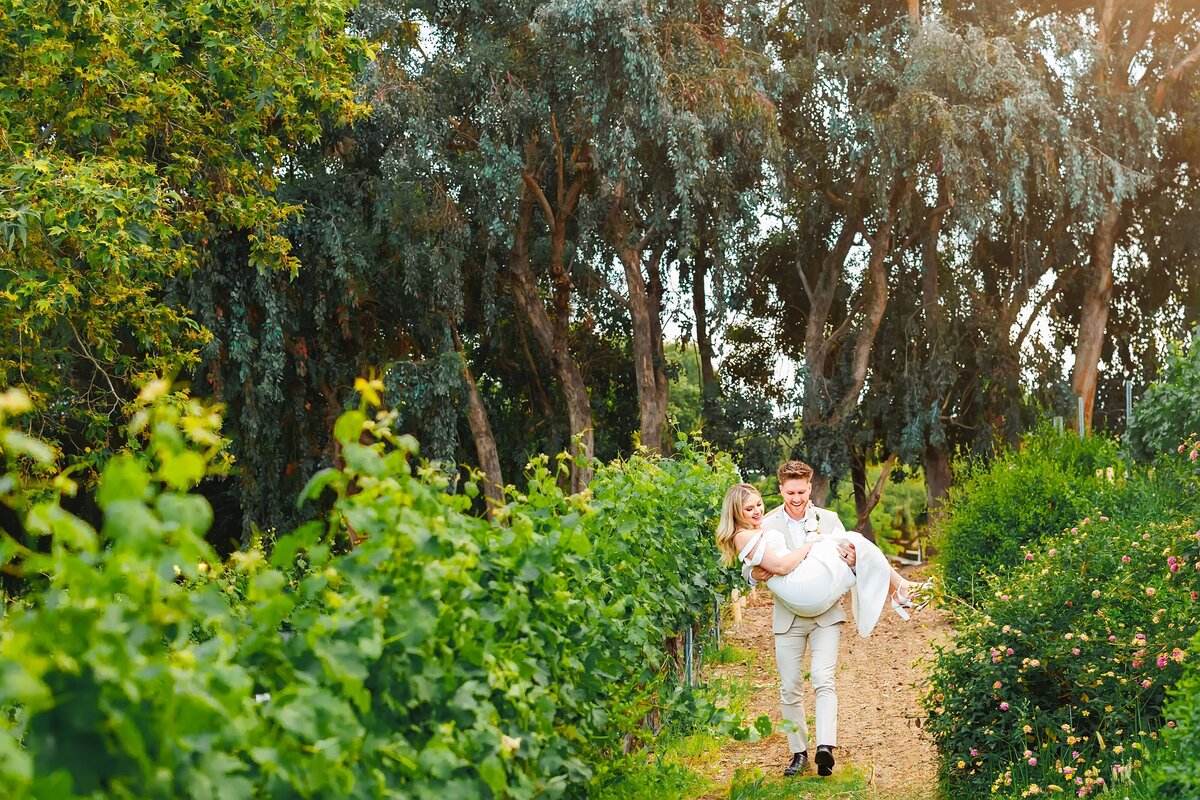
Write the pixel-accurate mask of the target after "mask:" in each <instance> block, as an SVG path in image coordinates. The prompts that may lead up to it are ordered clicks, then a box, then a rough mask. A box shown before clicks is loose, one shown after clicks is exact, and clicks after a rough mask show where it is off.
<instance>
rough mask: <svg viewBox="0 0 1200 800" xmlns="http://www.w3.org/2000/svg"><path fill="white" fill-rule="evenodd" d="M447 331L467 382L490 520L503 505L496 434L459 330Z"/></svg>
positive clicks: (470, 420)
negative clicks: (451, 337) (451, 338)
mask: <svg viewBox="0 0 1200 800" xmlns="http://www.w3.org/2000/svg"><path fill="white" fill-rule="evenodd" d="M450 331H451V333H452V334H453V335H454V349H455V350H457V351H458V357H459V361H460V362H461V363H462V377H463V382H464V383H465V384H466V385H467V423H468V424H469V425H470V426H471V438H473V439H474V440H475V452H476V454H477V455H478V457H479V468H480V469H481V470H482V471H483V496H484V498H485V499H486V501H487V515H488V518H489V519H490V518H491V516H492V512H493V511H494V510H495V509H497V508H499V507H500V506H502V505H504V476H503V475H502V474H501V472H500V450H499V449H498V448H497V447H496V436H495V434H493V433H492V425H491V422H489V421H488V414H487V408H486V407H485V406H484V404H483V398H482V397H481V396H480V395H479V386H478V385H477V384H476V383H475V375H474V374H472V372H471V365H470V364H468V363H467V354H466V352H465V351H464V350H463V345H462V340H461V339H460V338H459V336H458V330H457V329H456V328H454V326H453V325H452V326H451V328H450Z"/></svg>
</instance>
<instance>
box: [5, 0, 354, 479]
mask: <svg viewBox="0 0 1200 800" xmlns="http://www.w3.org/2000/svg"><path fill="white" fill-rule="evenodd" d="M348 8H349V4H348V3H347V2H344V0H304V2H290V1H286V2H283V3H261V2H257V0H230V2H225V3H221V4H218V5H211V4H206V3H201V4H196V3H191V2H177V1H174V0H172V1H170V2H162V3H160V2H144V0H120V1H118V0H113V1H112V2H100V3H84V2H74V1H73V0H72V1H71V2H67V3H64V4H50V3H37V2H34V3H29V2H22V1H21V0H5V2H3V3H0V131H3V133H2V134H0V144H2V146H3V149H4V151H5V153H6V154H7V156H8V157H7V158H6V165H5V168H4V169H3V170H0V196H3V197H4V208H3V210H0V249H2V251H3V253H4V258H5V261H6V265H7V266H8V267H9V268H8V269H6V270H4V271H3V272H0V342H3V345H0V384H3V385H10V384H17V385H21V386H23V387H24V388H25V389H26V390H27V391H28V392H29V393H30V394H31V396H32V397H33V399H34V401H35V403H36V404H37V407H38V409H39V413H40V415H41V420H40V427H41V428H42V429H43V430H45V431H49V432H50V434H51V435H53V436H54V438H55V439H56V440H57V443H59V444H62V445H64V446H66V447H68V448H69V449H71V450H72V451H73V455H77V456H85V455H87V456H88V457H91V458H98V457H99V456H98V454H94V453H95V451H96V449H97V448H100V449H102V448H103V446H104V445H106V444H107V443H108V442H107V436H108V434H109V433H110V429H112V427H113V426H114V424H115V420H116V418H118V411H119V410H120V409H121V406H122V404H123V403H126V402H128V401H130V400H131V399H132V396H133V394H135V393H136V389H134V388H133V387H135V386H137V385H140V384H141V383H144V382H146V381H147V380H148V379H149V378H150V377H151V376H153V375H156V374H164V373H167V374H170V373H174V372H176V371H177V370H179V369H180V368H181V367H183V366H185V365H187V364H190V363H193V362H194V361H195V359H196V351H197V349H198V348H199V347H200V346H201V345H202V344H204V342H205V341H206V340H207V338H208V334H207V333H206V332H205V331H204V329H203V328H201V327H200V326H199V325H197V324H196V323H195V322H193V321H192V320H191V319H190V318H189V316H188V314H187V313H186V312H185V311H184V310H183V308H182V307H181V306H180V305H179V304H178V303H177V302H175V301H173V300H170V299H167V298H166V297H165V296H164V292H165V288H166V284H167V283H168V281H169V280H170V279H171V278H172V277H173V276H177V275H180V274H184V273H186V272H188V271H190V270H192V269H193V268H195V267H196V266H197V265H199V264H201V263H203V260H204V258H203V255H204V254H203V246H204V245H205V244H206V243H207V237H209V236H211V235H212V233H213V232H214V231H215V230H219V229H236V230H238V231H241V232H243V234H244V235H246V236H247V237H248V241H249V242H250V251H251V264H252V266H254V267H258V268H268V267H276V266H284V267H295V260H294V259H293V258H292V257H291V256H290V255H289V253H288V250H289V243H288V241H287V239H286V238H285V237H284V236H283V235H282V233H281V226H282V224H283V221H284V220H285V219H286V218H287V217H288V216H290V215H291V214H293V213H294V212H295V210H296V209H295V207H294V206H291V205H289V204H288V203H286V202H282V201H281V200H279V199H278V198H277V197H275V196H274V195H273V194H272V192H273V190H274V189H275V185H276V170H277V169H278V168H279V167H280V166H281V165H282V164H283V163H284V161H285V160H286V158H287V150H286V147H288V146H289V145H291V144H292V143H295V142H308V141H311V140H313V139H315V138H316V137H317V136H318V134H319V132H320V125H321V121H322V119H339V120H343V121H348V120H350V119H352V118H354V117H355V116H357V115H358V114H360V113H361V112H362V110H363V109H364V107H363V106H362V105H360V104H359V103H358V102H356V100H355V98H354V85H353V84H354V78H355V74H356V72H357V71H358V70H360V69H362V67H363V66H364V64H365V61H366V58H365V56H366V55H367V51H366V49H365V47H364V46H363V44H362V42H361V41H360V40H358V39H356V38H354V37H352V36H350V35H348V34H347V17H346V13H347V10H348ZM67 397H70V400H68V399H67ZM93 454H94V455H93Z"/></svg>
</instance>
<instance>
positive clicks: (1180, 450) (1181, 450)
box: [1176, 445, 1184, 453]
mask: <svg viewBox="0 0 1200 800" xmlns="http://www.w3.org/2000/svg"><path fill="white" fill-rule="evenodd" d="M1183 448H1184V445H1179V450H1177V451H1176V452H1179V453H1182V452H1183Z"/></svg>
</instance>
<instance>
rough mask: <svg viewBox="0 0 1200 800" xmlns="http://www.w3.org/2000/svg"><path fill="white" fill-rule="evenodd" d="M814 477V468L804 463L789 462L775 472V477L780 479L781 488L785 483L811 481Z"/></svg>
mask: <svg viewBox="0 0 1200 800" xmlns="http://www.w3.org/2000/svg"><path fill="white" fill-rule="evenodd" d="M812 476H813V468H812V467H810V466H809V465H808V464H805V463H804V462H803V461H788V462H787V463H786V464H782V465H780V467H779V469H777V470H775V477H776V478H778V479H779V485H780V486H783V482H784V481H795V480H801V481H811V480H812Z"/></svg>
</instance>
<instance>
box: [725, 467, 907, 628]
mask: <svg viewBox="0 0 1200 800" xmlns="http://www.w3.org/2000/svg"><path fill="white" fill-rule="evenodd" d="M763 512H764V507H763V500H762V496H761V495H760V494H759V493H758V490H757V489H755V488H754V487H753V486H751V485H750V484H748V483H737V484H734V485H733V486H731V487H730V488H729V491H728V492H726V493H725V502H724V505H723V506H722V508H721V520H720V523H719V524H718V525H717V547H718V549H720V551H721V561H722V563H724V564H725V566H732V565H733V564H734V562H735V561H741V563H743V564H745V565H747V566H750V567H757V566H761V567H764V568H765V569H766V570H768V571H769V572H772V573H775V574H774V576H773V577H771V578H770V579H769V580H768V581H767V587H768V588H770V590H771V591H772V592H773V593H774V594H775V598H776V600H778V601H779V602H781V603H783V605H784V606H785V607H786V608H787V609H788V610H790V611H791V612H792V613H793V614H796V615H797V616H800V617H815V616H818V615H820V614H821V613H822V612H824V611H826V610H827V609H829V608H830V607H832V606H833V604H834V603H836V602H837V601H838V599H839V598H841V596H842V595H844V594H845V593H846V592H847V591H849V592H850V593H851V600H852V603H853V610H854V619H855V622H856V624H857V626H858V633H859V635H860V636H870V634H871V631H872V630H874V629H875V623H876V622H878V621H879V615H880V613H881V612H882V611H883V606H884V603H885V602H886V601H887V600H889V599H890V600H891V603H892V608H894V609H895V610H896V613H898V614H899V615H900V616H901V617H903V618H904V619H908V614H907V613H906V612H905V611H904V609H905V608H910V607H912V605H913V601H912V599H911V598H912V595H913V592H914V590H916V589H918V588H922V587H920V585H919V584H915V583H913V582H911V581H908V580H905V578H904V577H902V576H901V575H900V573H898V572H896V570H894V569H892V567H891V565H890V564H889V563H888V560H887V558H886V557H885V556H884V555H883V552H882V551H881V550H880V549H879V548H878V547H877V546H876V545H875V543H874V542H871V541H869V540H868V539H866V538H865V537H864V536H863V535H862V534H860V533H855V532H853V531H848V532H845V533H838V534H814V535H810V536H809V538H808V541H807V542H805V543H804V544H803V545H801V546H800V547H798V548H796V549H795V550H789V549H788V547H787V545H786V543H785V542H784V538H783V533H782V532H781V531H778V530H773V529H765V530H764V529H763V528H762V518H763ZM839 544H850V545H853V546H854V548H855V550H856V552H857V556H858V557H857V561H856V563H855V566H854V568H853V569H851V567H850V566H848V565H847V564H846V562H845V561H843V560H842V558H841V555H840V552H839V550H838V545H839Z"/></svg>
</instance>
